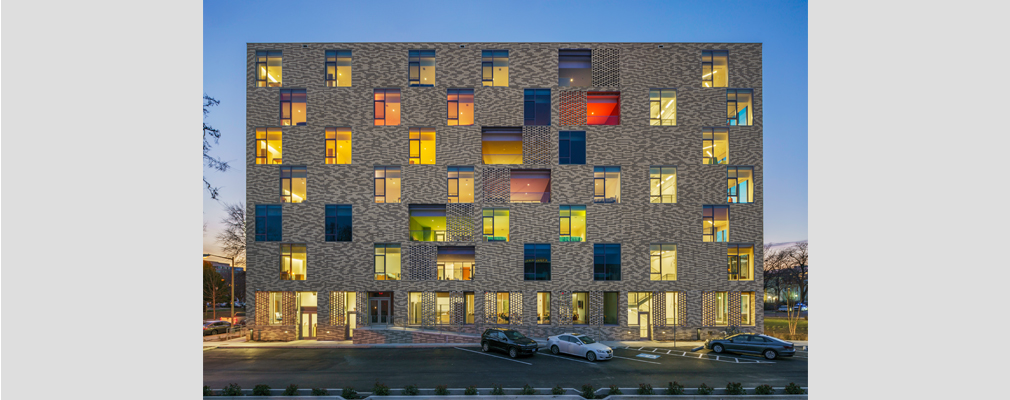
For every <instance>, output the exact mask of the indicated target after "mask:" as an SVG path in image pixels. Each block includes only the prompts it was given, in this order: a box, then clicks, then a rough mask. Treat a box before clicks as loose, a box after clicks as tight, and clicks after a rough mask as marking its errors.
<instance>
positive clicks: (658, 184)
mask: <svg viewBox="0 0 1010 400" xmlns="http://www.w3.org/2000/svg"><path fill="white" fill-rule="evenodd" d="M649 182H650V184H649V202H651V203H676V202H677V168H676V167H656V166H652V167H649Z"/></svg>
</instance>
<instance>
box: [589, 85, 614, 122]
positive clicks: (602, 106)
mask: <svg viewBox="0 0 1010 400" xmlns="http://www.w3.org/2000/svg"><path fill="white" fill-rule="evenodd" d="M620 124H621V92H587V93H586V125H620Z"/></svg>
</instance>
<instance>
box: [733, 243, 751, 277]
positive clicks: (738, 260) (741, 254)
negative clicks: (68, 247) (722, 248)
mask: <svg viewBox="0 0 1010 400" xmlns="http://www.w3.org/2000/svg"><path fill="white" fill-rule="evenodd" d="M728 256H729V267H728V272H729V280H731V281H752V280H754V245H752V244H739V243H730V245H729V250H728Z"/></svg>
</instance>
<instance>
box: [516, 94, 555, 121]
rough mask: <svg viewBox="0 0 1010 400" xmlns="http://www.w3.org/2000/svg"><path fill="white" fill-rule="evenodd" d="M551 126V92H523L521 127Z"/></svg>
mask: <svg viewBox="0 0 1010 400" xmlns="http://www.w3.org/2000/svg"><path fill="white" fill-rule="evenodd" d="M550 124H551V90H550V89H525V90H523V125H550Z"/></svg>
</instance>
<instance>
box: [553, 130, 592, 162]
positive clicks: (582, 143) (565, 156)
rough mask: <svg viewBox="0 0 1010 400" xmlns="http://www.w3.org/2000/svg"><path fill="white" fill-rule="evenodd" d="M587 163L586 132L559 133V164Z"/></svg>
mask: <svg viewBox="0 0 1010 400" xmlns="http://www.w3.org/2000/svg"><path fill="white" fill-rule="evenodd" d="M585 163H586V131H561V132H558V164H585Z"/></svg>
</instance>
